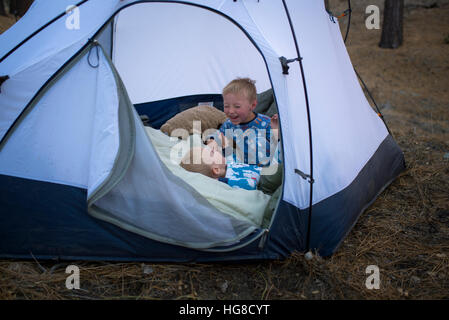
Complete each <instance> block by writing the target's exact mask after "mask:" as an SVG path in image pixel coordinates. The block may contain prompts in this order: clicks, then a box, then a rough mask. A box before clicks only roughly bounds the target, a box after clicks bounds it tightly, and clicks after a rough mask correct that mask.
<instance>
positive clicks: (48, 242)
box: [0, 136, 404, 262]
mask: <svg viewBox="0 0 449 320" xmlns="http://www.w3.org/2000/svg"><path fill="white" fill-rule="evenodd" d="M403 169H404V158H403V154H402V152H401V151H400V149H399V148H398V146H397V145H396V143H395V142H394V140H393V139H392V138H391V136H388V137H387V138H386V139H385V141H384V142H383V143H382V144H381V145H380V147H379V149H378V150H377V152H376V153H375V155H374V156H373V157H372V159H371V160H370V161H369V162H368V163H367V164H366V165H365V167H364V168H363V170H362V171H361V172H360V174H359V175H358V177H357V178H356V179H355V180H354V182H353V183H352V184H351V185H350V186H348V188H346V189H344V190H342V191H341V192H339V193H337V194H336V195H334V196H332V197H330V198H328V199H326V200H324V201H322V202H320V203H317V204H315V205H314V206H313V216H312V228H311V238H310V244H311V248H312V249H313V250H318V251H319V253H320V254H321V255H322V256H328V255H331V254H332V253H333V252H335V250H336V249H337V247H338V246H339V244H340V243H341V241H342V240H343V239H344V238H345V236H346V235H347V233H348V232H349V231H350V230H351V228H352V227H353V225H354V223H355V222H356V220H357V218H358V217H359V215H360V214H361V213H362V211H363V210H364V209H366V208H367V206H368V205H370V204H371V203H372V202H373V201H374V200H375V198H376V197H377V196H378V194H379V192H380V191H379V190H383V189H384V188H385V187H386V186H387V185H388V184H390V182H391V181H392V180H393V179H394V178H395V177H396V176H397V175H398V174H399V173H400V172H401V171H402V170H403ZM298 178H300V177H298ZM0 208H1V209H0V210H1V212H0V257H1V258H31V257H33V256H34V257H36V258H38V259H61V260H76V259H82V260H108V261H173V262H193V261H196V262H208V261H237V260H238V261H242V260H259V259H283V258H286V257H287V256H288V255H289V254H291V253H292V252H293V251H299V252H301V251H304V250H306V249H307V248H306V239H307V224H308V210H307V209H306V210H299V209H298V208H296V207H295V206H293V205H291V204H289V203H287V202H285V201H280V204H279V207H278V209H277V212H276V214H275V218H274V221H273V223H272V227H271V229H270V231H269V233H268V236H267V239H266V242H265V243H264V242H262V241H261V240H263V237H258V238H257V239H256V240H255V241H253V242H250V243H249V244H248V245H245V246H243V247H242V248H239V249H236V250H233V251H228V252H220V253H218V252H208V251H200V250H193V249H189V248H185V247H180V246H175V245H170V244H165V243H161V242H158V241H153V240H151V239H148V238H145V237H142V236H140V235H137V234H134V233H131V232H128V231H126V230H123V229H121V228H119V227H117V226H115V225H112V224H110V223H107V222H103V221H100V220H98V219H95V218H93V217H91V216H90V215H89V214H88V213H87V192H86V190H84V189H82V188H77V187H73V186H66V185H60V184H55V183H49V182H41V181H34V180H29V179H22V178H17V177H10V176H5V175H0ZM261 232H262V230H260V229H258V230H257V231H256V232H255V234H252V235H249V236H248V237H247V239H243V240H242V241H241V243H245V241H246V240H248V239H251V238H252V237H255V236H257V234H260V233H261ZM261 244H262V246H261Z"/></svg>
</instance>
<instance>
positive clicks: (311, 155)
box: [282, 0, 314, 257]
mask: <svg viewBox="0 0 449 320" xmlns="http://www.w3.org/2000/svg"><path fill="white" fill-rule="evenodd" d="M282 4H283V5H284V9H285V13H286V15H287V19H288V23H289V25H290V29H291V32H292V36H293V41H294V43H295V48H296V54H297V55H298V59H297V60H298V63H299V67H300V69H301V77H302V83H303V88H304V96H305V100H306V111H307V124H308V127H309V155H310V175H309V176H310V179H309V183H310V195H309V217H308V223H307V238H306V252H307V254H306V257H310V256H311V252H310V230H311V227H312V200H313V182H314V179H313V144H312V122H311V119H310V106H309V96H308V94H307V85H306V79H305V75H304V67H303V65H302V58H301V54H300V52H299V46H298V41H297V39H296V34H295V30H294V28H293V24H292V19H291V17H290V12H289V11H288V7H287V4H286V3H285V0H282Z"/></svg>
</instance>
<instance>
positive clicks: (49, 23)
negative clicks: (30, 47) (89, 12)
mask: <svg viewBox="0 0 449 320" xmlns="http://www.w3.org/2000/svg"><path fill="white" fill-rule="evenodd" d="M87 1H88V0H83V1H81V2H79V3H78V4H76V5H75V7H79V6H81V5H82V4H83V3H85V2H87ZM66 13H67V12H66V11H64V12H63V13H61V14H59V15H58V16H56V17H55V18H53V19H52V20H50V21H49V22H47V23H46V24H44V25H43V26H42V27H40V28H39V29H37V30H36V31H34V32H33V33H32V34H31V35H29V36H28V37H26V38H25V39H24V40H22V41H21V42H20V43H19V44H18V45H16V46H15V47H14V48H12V49H11V50H10V51H9V52H8V53H6V54H5V55H4V56H3V57H2V58H1V59H0V63H2V62H3V61H4V60H5V59H6V58H8V57H9V56H10V55H11V54H12V53H13V52H14V51H16V50H17V49H19V48H20V47H21V46H22V45H23V44H24V43H26V42H27V41H28V40H30V39H31V38H33V37H34V36H35V35H36V34H38V33H39V32H41V31H42V30H44V29H45V28H47V27H48V26H49V25H51V24H52V23H53V22H55V21H57V20H59V18H61V17H63V16H65V15H66Z"/></svg>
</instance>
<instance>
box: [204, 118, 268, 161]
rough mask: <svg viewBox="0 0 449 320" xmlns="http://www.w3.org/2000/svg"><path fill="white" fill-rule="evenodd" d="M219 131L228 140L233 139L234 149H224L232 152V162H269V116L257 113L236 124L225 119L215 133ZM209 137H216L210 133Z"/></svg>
mask: <svg viewBox="0 0 449 320" xmlns="http://www.w3.org/2000/svg"><path fill="white" fill-rule="evenodd" d="M219 132H221V133H223V135H224V136H225V137H226V138H227V139H228V140H229V141H234V143H235V146H236V149H232V148H231V149H227V150H226V152H228V151H229V150H230V152H233V157H234V162H238V163H245V164H250V165H259V166H267V165H269V164H270V158H271V157H270V139H271V119H270V118H269V117H267V116H265V115H263V114H260V113H257V114H256V117H255V118H254V119H253V120H252V121H250V122H247V123H241V124H237V125H236V124H233V123H232V122H231V121H230V120H229V119H227V120H226V121H225V122H224V123H223V124H222V125H221V127H220V129H219V131H218V132H217V134H218V133H219ZM211 138H214V139H215V138H216V137H214V135H212V136H211ZM236 150H237V151H236ZM225 156H226V157H227V156H229V154H226V155H225Z"/></svg>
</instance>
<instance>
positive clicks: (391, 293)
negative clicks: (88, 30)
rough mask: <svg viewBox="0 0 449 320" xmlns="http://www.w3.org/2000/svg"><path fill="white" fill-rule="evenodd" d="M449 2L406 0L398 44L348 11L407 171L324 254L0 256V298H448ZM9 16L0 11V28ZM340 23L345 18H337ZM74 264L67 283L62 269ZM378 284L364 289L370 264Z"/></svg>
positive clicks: (361, 65)
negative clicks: (248, 259) (167, 260)
mask: <svg viewBox="0 0 449 320" xmlns="http://www.w3.org/2000/svg"><path fill="white" fill-rule="evenodd" d="M448 16H449V5H444V4H441V5H439V6H437V7H434V6H429V7H428V8H424V7H413V8H412V7H408V8H407V9H406V12H405V21H404V39H405V41H404V44H403V45H402V46H401V47H400V48H399V49H396V50H389V49H380V48H378V42H379V40H380V30H368V29H366V27H365V24H364V19H365V14H364V12H363V11H356V10H355V11H354V14H353V19H352V24H351V31H350V33H349V37H348V40H347V43H346V44H347V48H348V51H349V54H350V56H351V59H352V62H353V64H354V66H355V67H356V69H357V71H358V72H359V74H360V75H361V76H362V78H363V80H364V81H365V83H366V84H367V86H368V88H369V89H370V91H371V93H372V95H373V96H374V98H375V100H376V101H377V104H378V106H379V107H380V108H381V111H382V113H383V114H384V117H385V121H386V123H387V125H388V127H389V129H390V130H391V133H392V135H393V137H394V138H395V139H396V141H397V142H398V144H399V146H400V147H401V149H402V150H403V152H404V154H405V159H406V163H407V170H406V171H405V172H403V173H402V174H401V175H400V176H399V178H398V179H396V180H395V181H394V182H393V183H392V184H391V185H390V186H389V187H388V188H387V189H386V190H385V191H384V192H383V193H382V194H381V195H380V196H379V198H378V199H377V200H376V201H375V202H374V203H373V205H371V206H370V207H369V208H368V209H367V210H366V211H365V212H364V213H363V214H362V215H361V217H360V218H359V220H358V221H357V224H356V225H355V227H354V228H353V229H352V231H351V232H350V234H349V235H348V237H347V238H346V239H345V241H344V242H343V243H342V245H341V246H340V248H339V249H338V251H337V252H336V253H335V254H334V255H333V256H332V257H330V258H325V259H324V258H320V257H315V258H314V259H312V260H310V261H308V260H306V259H305V258H304V255H303V254H301V253H294V254H293V255H292V256H291V257H290V258H288V259H287V260H285V261H266V262H257V263H243V264H242V263H238V264H236V263H233V264H194V265H189V264H144V263H90V262H82V261H73V262H70V263H69V262H67V263H58V264H55V263H51V262H42V261H10V260H4V261H0V299H124V298H125V299H178V298H184V299H448V298H449V263H448V262H449V261H448V260H449V124H448V121H449V90H448V89H449V77H448V71H449V59H448V57H449V19H447V17H448ZM13 22H14V19H13V18H6V19H5V18H1V20H0V28H1V30H0V31H3V30H5V29H6V28H7V26H9V25H10V24H11V23H13ZM340 24H341V27H342V33H343V34H344V33H345V25H346V19H345V18H342V19H341V21H340ZM69 264H75V265H77V266H79V268H80V277H81V283H80V284H81V289H80V290H67V289H66V287H65V281H66V278H67V276H68V275H67V274H66V273H65V269H66V267H67V266H68V265H69ZM370 265H375V266H378V267H379V272H380V287H379V289H371V290H370V289H367V287H366V285H365V284H366V280H367V277H368V276H369V274H367V273H366V271H367V267H368V266H370Z"/></svg>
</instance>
